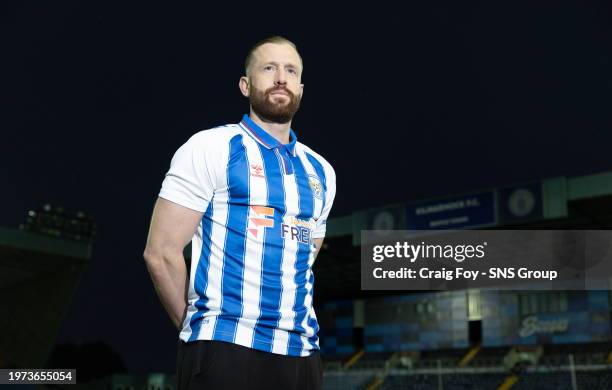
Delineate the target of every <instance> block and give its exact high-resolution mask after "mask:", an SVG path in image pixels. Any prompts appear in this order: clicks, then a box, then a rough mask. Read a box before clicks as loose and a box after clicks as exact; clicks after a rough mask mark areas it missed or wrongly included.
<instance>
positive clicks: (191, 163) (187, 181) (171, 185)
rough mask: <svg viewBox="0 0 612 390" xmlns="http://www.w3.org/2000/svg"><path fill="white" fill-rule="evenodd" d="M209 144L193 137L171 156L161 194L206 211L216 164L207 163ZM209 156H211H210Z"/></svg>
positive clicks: (211, 192)
mask: <svg viewBox="0 0 612 390" xmlns="http://www.w3.org/2000/svg"><path fill="white" fill-rule="evenodd" d="M205 146H206V145H204V144H202V143H201V142H198V141H197V139H196V137H195V136H194V137H192V138H191V139H189V141H187V142H186V143H185V144H183V145H182V146H181V147H180V148H179V149H178V150H177V151H176V153H175V154H174V157H172V162H171V163H170V170H169V171H168V173H166V177H165V178H164V181H163V183H162V188H161V191H160V192H159V197H160V198H164V199H167V200H169V201H171V202H174V203H178V204H180V205H181V206H185V207H187V208H190V209H192V210H196V211H200V212H205V211H206V208H207V207H208V204H209V203H210V201H211V199H212V197H213V193H214V191H215V181H214V173H213V172H212V169H213V168H214V167H212V166H210V165H209V164H206V161H207V160H210V158H207V156H206V153H207V150H206V147H205ZM209 157H210V156H209Z"/></svg>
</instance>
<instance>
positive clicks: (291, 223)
mask: <svg viewBox="0 0 612 390" xmlns="http://www.w3.org/2000/svg"><path fill="white" fill-rule="evenodd" d="M314 228H315V222H314V221H308V220H305V219H299V218H296V217H285V219H284V220H283V224H282V225H281V236H282V237H283V238H284V239H290V240H294V241H297V242H300V243H302V244H310V243H311V242H312V231H313V230H314Z"/></svg>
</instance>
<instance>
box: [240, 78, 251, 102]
mask: <svg viewBox="0 0 612 390" xmlns="http://www.w3.org/2000/svg"><path fill="white" fill-rule="evenodd" d="M238 87H239V88H240V92H242V96H244V97H249V78H248V77H247V76H242V77H241V78H240V81H239V82H238Z"/></svg>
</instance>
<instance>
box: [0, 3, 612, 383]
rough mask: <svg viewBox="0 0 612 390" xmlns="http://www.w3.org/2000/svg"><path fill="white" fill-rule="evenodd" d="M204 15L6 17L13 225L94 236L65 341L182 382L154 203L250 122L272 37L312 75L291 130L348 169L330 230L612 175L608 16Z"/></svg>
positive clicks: (8, 206)
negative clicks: (210, 132)
mask: <svg viewBox="0 0 612 390" xmlns="http://www.w3.org/2000/svg"><path fill="white" fill-rule="evenodd" d="M209 3H210V2H206V3H204V2H203V3H201V4H200V5H199V6H196V7H187V6H182V7H181V6H179V5H173V6H172V7H170V6H169V5H168V4H169V3H165V5H162V4H160V5H153V4H145V3H142V4H141V5H140V6H139V5H135V4H127V2H122V3H121V5H110V4H107V3H103V2H100V3H93V2H81V4H79V3H78V2H70V1H65V2H45V3H43V2H40V4H37V5H32V3H30V4H29V5H28V4H25V3H23V2H14V3H13V5H7V4H3V5H2V10H1V11H0V21H1V25H0V36H2V38H1V39H2V45H1V46H0V47H1V48H2V49H1V57H0V58H1V59H2V61H1V62H0V66H1V67H2V72H1V73H0V80H1V82H0V99H1V100H0V101H1V104H0V110H1V111H0V112H1V114H0V129H1V134H2V139H3V141H2V142H1V143H0V164H1V166H2V167H3V168H2V170H1V171H0V172H1V173H0V178H1V180H2V191H1V192H0V225H2V226H6V227H17V226H18V225H19V224H20V223H22V222H24V221H25V217H26V212H27V210H29V209H33V208H38V207H40V206H42V205H43V204H45V203H50V204H52V205H62V206H64V207H65V208H67V209H70V210H75V211H76V210H82V211H84V212H86V213H88V214H90V215H92V216H93V217H94V218H95V220H96V222H97V227H98V229H97V236H96V238H95V241H94V249H93V257H92V259H91V262H90V264H89V266H88V268H87V269H86V272H85V273H84V275H83V277H82V280H81V282H80V284H79V288H78V291H77V294H76V296H75V300H74V302H73V304H72V306H71V308H70V311H69V313H68V315H67V317H66V321H65V323H64V325H63V327H62V330H61V332H60V336H59V340H58V342H59V343H63V342H74V343H85V342H92V341H98V340H99V341H103V342H106V343H108V344H109V345H110V346H111V347H112V348H113V349H115V350H116V351H118V352H119V353H120V354H121V356H122V357H123V359H124V360H125V362H126V364H127V366H128V369H129V370H130V371H131V372H134V373H143V372H149V371H162V372H163V371H165V372H172V371H173V370H174V364H175V347H176V339H177V334H176V332H175V330H174V329H173V327H172V325H171V323H170V320H169V319H168V317H167V316H166V314H165V312H164V311H163V309H162V306H161V304H160V303H159V301H158V299H157V297H156V295H155V291H154V290H153V286H152V283H151V281H150V278H149V276H148V273H147V271H146V267H145V264H144V262H143V260H142V251H143V249H144V244H145V240H146V235H147V229H148V224H149V219H150V214H151V211H152V207H153V203H154V201H155V199H156V196H157V193H158V191H159V189H160V185H161V182H162V180H163V177H164V174H165V172H166V171H167V169H168V167H169V164H170V159H171V158H172V155H173V154H174V152H175V150H176V149H177V148H178V147H179V146H180V145H181V144H182V143H184V142H185V141H186V140H187V139H188V138H189V137H190V136H191V135H192V134H194V133H195V132H197V131H199V130H202V129H207V128H210V127H214V126H217V125H222V124H227V123H236V122H238V121H239V120H240V118H241V116H242V114H243V113H246V112H248V102H247V101H246V99H245V98H243V97H242V95H241V94H240V92H239V90H238V79H239V77H240V76H241V75H242V73H243V63H244V57H245V56H246V53H247V51H248V49H249V48H250V47H251V46H252V45H253V44H254V43H255V42H257V41H258V40H260V39H262V38H265V37H267V36H269V35H275V34H280V35H284V36H286V37H287V38H289V39H291V40H293V41H294V42H295V43H296V44H297V46H298V49H299V50H300V52H301V54H302V56H303V58H304V66H305V67H304V74H303V82H304V84H305V90H304V98H303V101H302V107H301V109H300V111H299V112H298V114H297V116H296V117H295V120H294V123H293V129H294V130H295V131H296V133H297V135H298V139H299V140H300V141H301V142H303V143H305V144H306V145H309V146H310V147H312V148H313V149H314V150H315V151H317V152H319V153H320V154H322V155H323V156H324V157H325V158H326V159H327V160H328V161H329V162H330V163H331V164H332V165H333V166H334V168H335V170H336V174H337V180H338V181H337V188H338V190H337V196H336V202H335V206H334V209H333V210H332V217H334V216H341V215H346V214H349V213H351V212H352V211H354V210H358V209H363V208H368V207H373V206H380V205H384V204H387V203H391V202H401V201H409V200H415V199H423V198H428V197H433V196H440V195H446V194H453V193H460V192H464V191H469V190H475V189H479V188H486V187H495V186H499V185H505V184H512V183H515V182H522V181H528V180H533V179H541V178H546V177H554V176H577V175H585V174H589V173H595V172H601V171H607V170H612V161H611V153H610V146H611V145H612V132H611V130H612V114H611V113H612V95H611V92H612V73H611V71H612V67H611V66H612V61H611V56H612V20H611V19H612V4H611V3H610V2H603V1H602V2H601V3H600V4H598V3H591V2H589V3H587V2H580V3H570V2H568V3H564V4H563V5H556V4H555V3H554V2H545V4H544V3H543V4H533V3H534V2H525V3H522V4H517V3H516V2H513V3H511V4H510V3H506V4H504V5H501V3H500V4H490V3H492V2H483V3H485V4H471V5H466V4H464V2H457V1H435V2H424V4H423V2H414V3H415V5H409V6H408V7H407V8H406V6H403V7H402V8H401V9H400V8H392V7H391V6H383V5H382V3H380V2H375V3H370V4H369V5H370V7H368V6H359V5H357V3H355V2H353V3H351V5H350V6H346V7H340V6H338V8H335V9H334V8H329V7H334V6H332V5H330V2H328V4H327V6H326V8H311V9H306V8H302V7H303V4H301V3H291V4H285V3H269V5H266V4H267V3H260V2H253V3H251V6H250V8H242V7H240V6H238V5H231V4H230V5H228V6H227V8H226V9H221V8H220V7H219V6H215V8H211V5H210V4H209ZM372 4H377V7H378V8H375V9H373V8H371V6H372ZM265 7H268V8H265ZM394 7H399V6H394Z"/></svg>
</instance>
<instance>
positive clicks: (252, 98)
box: [249, 84, 302, 123]
mask: <svg viewBox="0 0 612 390" xmlns="http://www.w3.org/2000/svg"><path fill="white" fill-rule="evenodd" d="M276 91H283V92H285V93H286V94H287V96H286V97H285V98H286V99H287V100H288V101H286V102H281V101H276V102H275V101H273V100H272V99H273V98H272V97H271V95H272V93H273V92H276ZM301 100H302V96H301V95H298V96H296V95H295V94H294V93H293V92H291V91H290V90H288V89H287V88H285V87H272V88H268V89H266V90H265V91H262V90H261V89H257V88H255V87H254V86H253V85H252V84H251V86H250V90H249V102H250V104H251V107H252V108H253V111H254V112H255V113H256V114H257V116H259V117H260V118H261V119H262V120H264V121H266V122H272V123H288V122H290V121H291V119H293V116H294V115H295V113H296V112H297V110H298V109H299V108H300V101H301Z"/></svg>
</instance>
